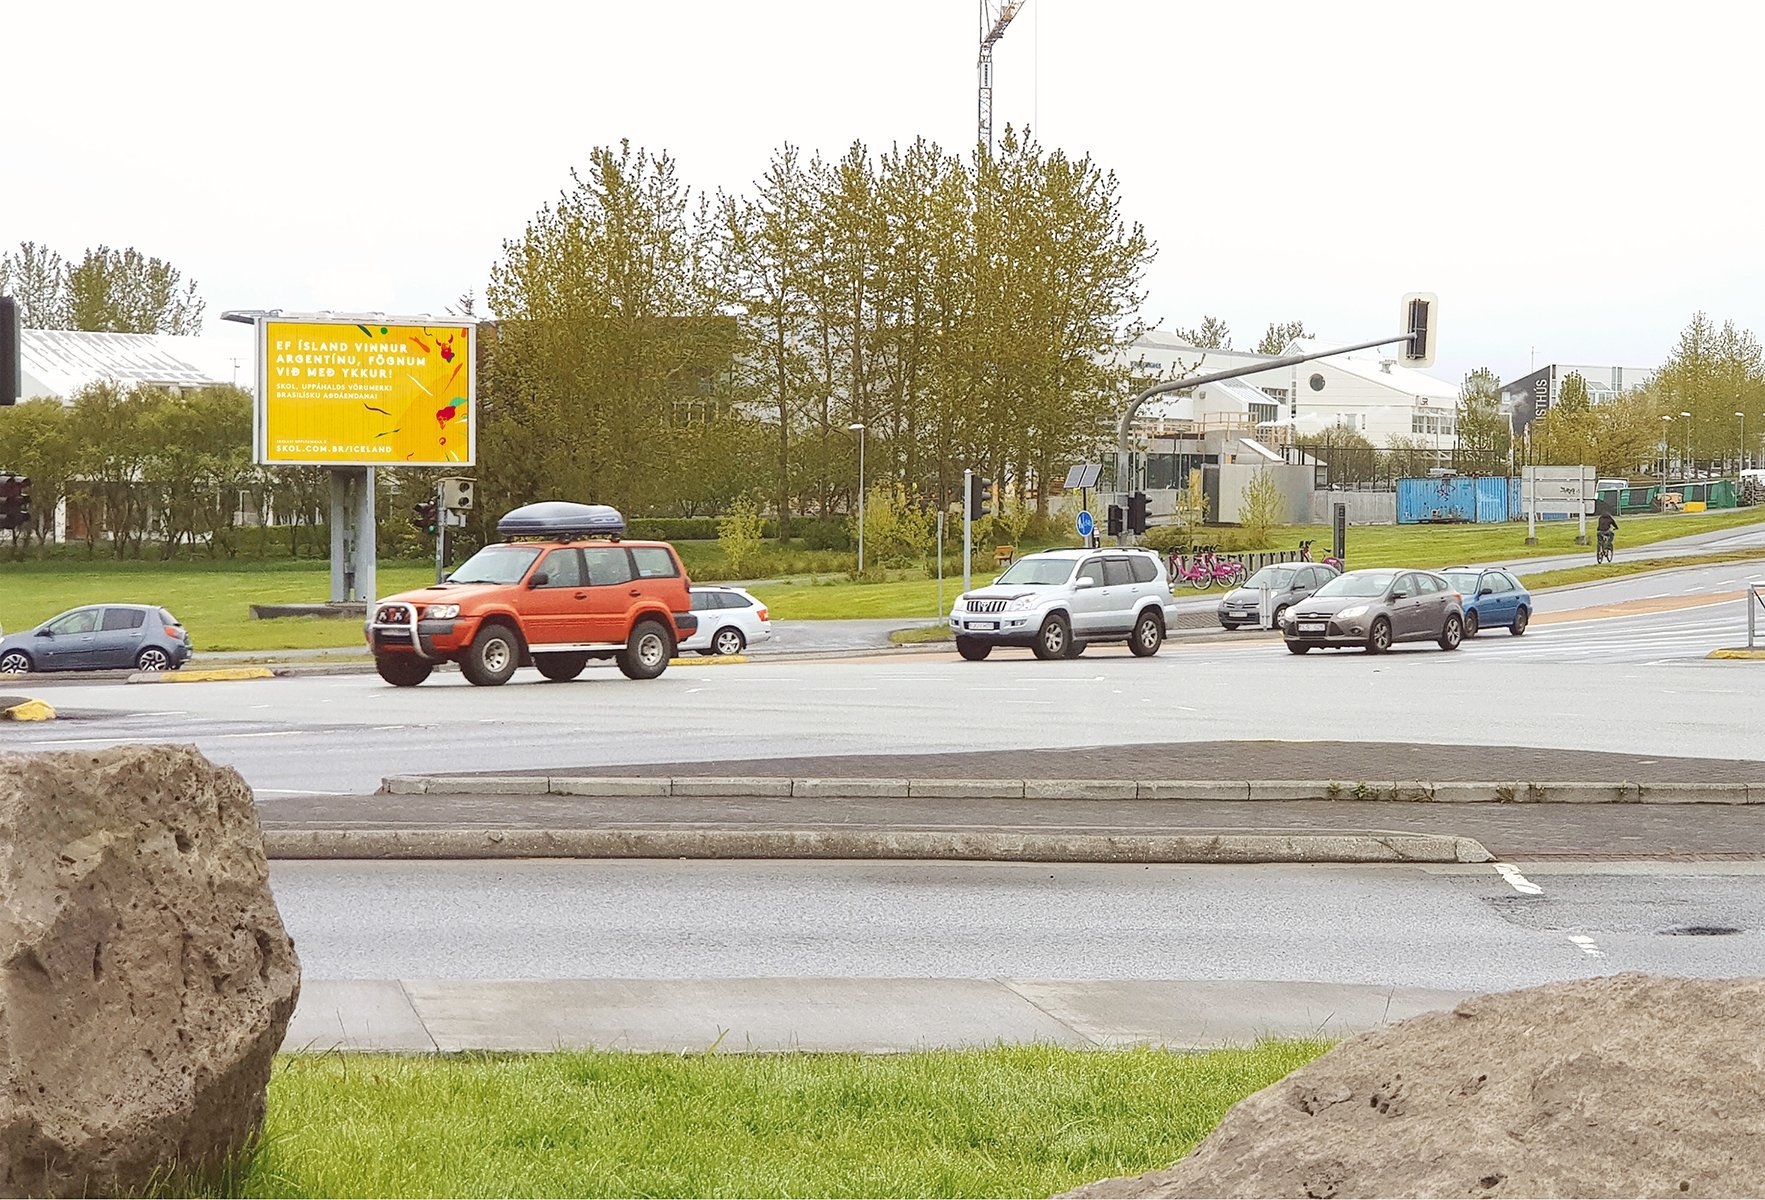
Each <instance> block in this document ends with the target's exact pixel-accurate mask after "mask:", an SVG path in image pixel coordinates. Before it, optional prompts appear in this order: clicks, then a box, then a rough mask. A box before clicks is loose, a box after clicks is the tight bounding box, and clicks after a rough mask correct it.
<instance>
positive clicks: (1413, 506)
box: [1397, 475, 1520, 525]
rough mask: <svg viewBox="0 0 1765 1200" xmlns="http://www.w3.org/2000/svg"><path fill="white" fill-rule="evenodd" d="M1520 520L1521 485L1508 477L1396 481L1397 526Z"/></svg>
mask: <svg viewBox="0 0 1765 1200" xmlns="http://www.w3.org/2000/svg"><path fill="white" fill-rule="evenodd" d="M1519 516H1520V481H1519V480H1518V479H1509V478H1506V477H1505V476H1471V475H1447V476H1443V477H1442V478H1439V479H1400V480H1398V481H1397V523H1398V524H1399V525H1420V524H1423V523H1425V522H1436V521H1460V522H1475V523H1477V524H1480V525H1490V524H1499V523H1501V522H1503V521H1512V520H1516V519H1518V517H1519Z"/></svg>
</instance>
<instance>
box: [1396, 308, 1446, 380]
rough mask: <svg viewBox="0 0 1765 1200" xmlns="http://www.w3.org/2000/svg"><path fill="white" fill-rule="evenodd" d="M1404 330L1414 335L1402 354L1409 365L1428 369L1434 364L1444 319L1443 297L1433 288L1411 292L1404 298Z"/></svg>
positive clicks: (1407, 365)
mask: <svg viewBox="0 0 1765 1200" xmlns="http://www.w3.org/2000/svg"><path fill="white" fill-rule="evenodd" d="M1398 319H1399V320H1400V321H1401V322H1402V327H1403V331H1404V332H1405V333H1407V334H1409V335H1410V340H1409V341H1407V342H1405V343H1404V345H1403V350H1402V352H1401V354H1400V357H1401V358H1402V360H1403V365H1404V366H1406V367H1415V368H1417V369H1418V370H1425V369H1427V368H1428V367H1431V366H1433V365H1434V341H1435V335H1436V333H1438V329H1437V326H1438V325H1439V323H1440V300H1439V299H1438V298H1437V297H1436V296H1435V295H1434V293H1433V292H1411V293H1410V294H1409V295H1407V296H1405V297H1404V298H1403V314H1402V316H1400V317H1399V318H1398Z"/></svg>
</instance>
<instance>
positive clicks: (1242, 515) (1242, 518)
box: [1238, 471, 1287, 546]
mask: <svg viewBox="0 0 1765 1200" xmlns="http://www.w3.org/2000/svg"><path fill="white" fill-rule="evenodd" d="M1286 515H1287V506H1286V501H1285V499H1284V498H1283V497H1282V495H1281V488H1280V486H1279V485H1278V484H1276V483H1275V477H1274V476H1273V475H1272V474H1270V473H1269V472H1268V471H1258V472H1257V473H1256V474H1255V475H1253V476H1251V479H1250V482H1249V483H1246V484H1245V485H1244V490H1243V492H1242V493H1240V496H1239V501H1238V525H1239V528H1241V529H1242V530H1243V531H1244V538H1245V540H1246V541H1247V542H1248V543H1249V544H1250V545H1252V546H1266V545H1268V542H1269V534H1270V533H1271V532H1272V531H1273V530H1274V528H1275V526H1277V525H1280V524H1283V522H1284V518H1285V517H1286Z"/></svg>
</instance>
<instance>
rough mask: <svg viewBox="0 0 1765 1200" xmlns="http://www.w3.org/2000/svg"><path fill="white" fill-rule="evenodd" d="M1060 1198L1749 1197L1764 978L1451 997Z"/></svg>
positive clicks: (1762, 1124)
mask: <svg viewBox="0 0 1765 1200" xmlns="http://www.w3.org/2000/svg"><path fill="white" fill-rule="evenodd" d="M1071 1194H1072V1195H1074V1196H1310V1197H1319V1198H1326V1197H1338V1196H1341V1197H1348V1196H1765V979H1742V980H1716V981H1705V980H1690V979H1668V978H1662V977H1659V976H1650V975H1618V976H1613V977H1609V978H1603V979H1585V980H1577V981H1575V982H1571V983H1556V984H1550V985H1548V986H1546V987H1540V988H1532V989H1529V990H1527V991H1521V992H1507V993H1503V994H1500V995H1493V996H1481V997H1478V998H1476V999H1472V1000H1467V1001H1465V1002H1464V1003H1463V1004H1461V1005H1459V1007H1458V1008H1456V1009H1454V1010H1453V1011H1452V1012H1444V1013H1431V1014H1429V1015H1427V1016H1421V1017H1416V1018H1414V1019H1412V1020H1409V1021H1405V1022H1403V1023H1402V1024H1400V1025H1395V1026H1392V1027H1391V1028H1390V1029H1387V1030H1384V1031H1381V1032H1378V1033H1370V1034H1363V1035H1361V1036H1360V1037H1356V1038H1352V1039H1350V1040H1349V1041H1346V1042H1344V1043H1342V1044H1341V1045H1340V1046H1337V1047H1336V1048H1335V1049H1333V1050H1331V1051H1330V1052H1329V1053H1328V1054H1326V1055H1324V1056H1323V1057H1322V1058H1320V1059H1318V1060H1317V1061H1316V1062H1313V1063H1311V1064H1309V1065H1307V1066H1305V1067H1302V1068H1300V1069H1299V1070H1297V1071H1295V1072H1293V1073H1292V1074H1291V1075H1288V1076H1287V1077H1286V1078H1285V1079H1283V1080H1281V1081H1280V1082H1279V1083H1275V1084H1273V1085H1271V1086H1269V1087H1266V1088H1264V1089H1263V1090H1262V1091H1260V1092H1258V1093H1256V1094H1255V1095H1254V1096H1250V1097H1248V1098H1246V1099H1245V1100H1243V1101H1241V1102H1240V1103H1238V1104H1237V1105H1235V1106H1234V1107H1233V1108H1232V1110H1231V1111H1230V1112H1228V1113H1227V1114H1226V1117H1225V1120H1223V1121H1221V1122H1220V1125H1219V1128H1217V1129H1215V1130H1214V1131H1213V1132H1212V1133H1211V1134H1209V1135H1208V1136H1207V1137H1206V1138H1205V1139H1203V1140H1202V1142H1201V1144H1200V1145H1199V1146H1197V1147H1196V1148H1195V1152H1194V1153H1193V1154H1191V1155H1190V1156H1189V1157H1188V1158H1186V1159H1184V1160H1183V1161H1182V1162H1179V1163H1178V1164H1176V1165H1175V1166H1174V1167H1172V1168H1170V1169H1169V1170H1166V1171H1155V1172H1153V1173H1152V1174H1149V1175H1142V1176H1140V1177H1139V1178H1137V1179H1111V1180H1105V1181H1104V1182H1102V1183H1096V1184H1092V1185H1090V1186H1089V1187H1085V1188H1081V1189H1079V1190H1078V1191H1077V1192H1074V1193H1071Z"/></svg>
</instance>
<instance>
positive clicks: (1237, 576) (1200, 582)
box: [1171, 546, 1247, 591]
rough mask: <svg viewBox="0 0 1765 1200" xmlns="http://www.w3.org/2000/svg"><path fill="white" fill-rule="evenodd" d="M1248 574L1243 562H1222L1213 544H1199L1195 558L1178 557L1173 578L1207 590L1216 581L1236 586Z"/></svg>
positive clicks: (1228, 585)
mask: <svg viewBox="0 0 1765 1200" xmlns="http://www.w3.org/2000/svg"><path fill="white" fill-rule="evenodd" d="M1246 574H1247V572H1246V571H1245V569H1244V564H1243V563H1241V562H1221V561H1220V559H1219V555H1218V554H1217V552H1216V551H1215V550H1214V548H1213V547H1212V546H1197V547H1196V548H1195V556H1194V557H1193V558H1191V559H1188V560H1187V561H1185V560H1183V559H1181V558H1179V559H1178V566H1177V570H1176V571H1175V572H1174V573H1173V574H1172V576H1171V579H1172V581H1173V582H1175V581H1176V580H1179V579H1180V580H1182V581H1183V582H1184V583H1186V584H1188V585H1189V586H1190V587H1193V588H1198V589H1200V590H1202V591H1206V590H1207V589H1208V588H1210V587H1212V586H1213V585H1214V584H1216V583H1223V584H1225V585H1226V586H1227V587H1236V586H1238V584H1240V583H1242V582H1243V581H1244V578H1245V576H1246Z"/></svg>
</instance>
